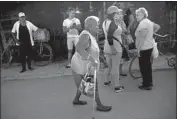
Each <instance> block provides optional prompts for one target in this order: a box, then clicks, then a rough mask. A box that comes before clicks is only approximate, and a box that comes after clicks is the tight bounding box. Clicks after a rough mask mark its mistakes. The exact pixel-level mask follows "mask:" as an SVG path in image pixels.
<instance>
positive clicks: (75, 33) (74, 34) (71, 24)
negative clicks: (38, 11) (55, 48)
mask: <svg viewBox="0 0 177 119" xmlns="http://www.w3.org/2000/svg"><path fill="white" fill-rule="evenodd" d="M68 15H69V17H68V18H67V19H65V20H64V21H63V32H64V33H67V47H68V62H69V64H68V65H67V66H66V68H71V58H72V52H73V46H76V44H77V42H78V40H79V39H78V38H79V31H81V29H82V27H81V23H80V20H79V19H78V18H75V9H74V8H69V9H68Z"/></svg>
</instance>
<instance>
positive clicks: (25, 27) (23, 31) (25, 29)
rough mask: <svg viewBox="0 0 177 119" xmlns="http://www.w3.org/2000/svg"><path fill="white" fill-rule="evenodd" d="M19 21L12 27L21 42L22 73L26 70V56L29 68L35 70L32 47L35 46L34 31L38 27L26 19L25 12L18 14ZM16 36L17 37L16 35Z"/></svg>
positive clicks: (18, 41)
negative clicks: (32, 65)
mask: <svg viewBox="0 0 177 119" xmlns="http://www.w3.org/2000/svg"><path fill="white" fill-rule="evenodd" d="M18 17H19V21H17V22H15V24H14V26H13V28H12V35H13V37H14V39H16V42H17V43H18V44H20V46H19V50H20V62H21V64H22V70H21V71H20V73H23V72H25V71H26V57H27V64H28V69H29V70H33V68H32V67H31V59H32V54H33V53H32V47H33V46H34V41H33V34H32V32H33V31H37V30H38V27H36V26H35V25H33V24H32V23H31V22H30V21H27V20H26V17H25V13H23V12H20V13H19V14H18ZM15 36H16V37H15Z"/></svg>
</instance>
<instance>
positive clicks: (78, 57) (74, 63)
mask: <svg viewBox="0 0 177 119" xmlns="http://www.w3.org/2000/svg"><path fill="white" fill-rule="evenodd" d="M98 28H99V18H98V17H96V16H89V17H87V18H86V19H85V30H83V31H82V32H81V34H80V36H79V41H78V43H77V45H76V52H75V54H74V55H73V57H72V60H71V68H72V71H73V76H74V81H75V84H76V86H77V92H76V96H75V99H74V100H73V104H74V105H86V104H87V102H86V101H80V100H79V98H80V96H81V91H80V90H79V86H80V83H81V80H82V78H83V77H84V75H85V74H86V73H87V70H88V69H87V65H88V64H89V63H91V65H92V66H93V67H96V69H97V71H99V64H100V63H99V51H100V50H99V47H98V44H97V40H96V39H97V33H98ZM90 72H91V73H90V75H92V76H93V72H94V68H91V71H90ZM95 101H96V104H97V106H96V109H97V110H98V111H105V112H106V111H110V110H111V109H112V107H111V106H104V105H103V104H102V103H101V101H100V97H99V92H98V82H97V81H96V92H95Z"/></svg>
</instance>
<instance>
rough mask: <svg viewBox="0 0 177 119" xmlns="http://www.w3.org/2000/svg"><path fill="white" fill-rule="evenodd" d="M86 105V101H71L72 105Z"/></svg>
mask: <svg viewBox="0 0 177 119" xmlns="http://www.w3.org/2000/svg"><path fill="white" fill-rule="evenodd" d="M86 104H87V102H86V101H80V100H78V101H73V105H86Z"/></svg>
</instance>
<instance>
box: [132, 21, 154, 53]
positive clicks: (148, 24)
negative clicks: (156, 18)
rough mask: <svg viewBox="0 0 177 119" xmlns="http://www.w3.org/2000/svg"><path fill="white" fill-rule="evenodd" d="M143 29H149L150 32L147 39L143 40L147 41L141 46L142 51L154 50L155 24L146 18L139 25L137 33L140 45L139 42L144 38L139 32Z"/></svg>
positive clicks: (137, 40)
mask: <svg viewBox="0 0 177 119" xmlns="http://www.w3.org/2000/svg"><path fill="white" fill-rule="evenodd" d="M142 29H147V30H148V32H147V35H146V36H145V39H143V40H145V41H144V44H143V45H142V46H141V49H140V50H147V49H151V48H153V22H152V21H150V20H149V19H147V18H146V19H143V20H142V21H141V22H140V23H139V25H138V27H137V29H136V31H135V36H136V44H138V42H139V41H140V40H142V38H141V37H140V35H141V34H140V32H139V31H140V30H142Z"/></svg>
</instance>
